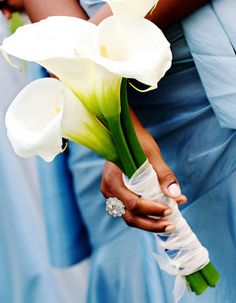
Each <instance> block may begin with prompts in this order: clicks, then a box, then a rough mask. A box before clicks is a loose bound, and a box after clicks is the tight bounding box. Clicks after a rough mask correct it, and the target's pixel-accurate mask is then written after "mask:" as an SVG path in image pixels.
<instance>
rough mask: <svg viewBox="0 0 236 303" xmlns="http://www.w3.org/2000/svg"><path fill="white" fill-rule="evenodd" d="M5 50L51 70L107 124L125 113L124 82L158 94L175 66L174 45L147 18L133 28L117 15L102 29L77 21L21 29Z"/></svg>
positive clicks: (45, 22)
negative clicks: (139, 84)
mask: <svg viewBox="0 0 236 303" xmlns="http://www.w3.org/2000/svg"><path fill="white" fill-rule="evenodd" d="M0 49H1V50H2V51H4V52H6V53H8V54H11V55H13V56H15V57H18V58H21V59H24V60H28V61H36V62H37V63H39V64H41V65H42V66H44V67H45V68H47V69H48V70H49V71H50V72H52V73H54V74H55V75H56V76H57V77H58V78H59V79H61V80H62V81H63V82H64V83H65V84H66V85H67V86H69V87H70V88H71V89H73V91H74V93H75V94H76V95H77V96H78V97H79V98H80V99H81V101H82V102H83V103H84V104H85V106H86V107H87V108H88V109H89V110H90V111H92V112H93V113H94V114H96V115H97V116H98V117H99V118H101V119H102V118H103V116H105V118H107V117H109V115H111V114H113V115H116V114H119V113H120V100H119V91H120V84H121V80H122V77H126V78H134V79H136V80H138V81H140V82H143V83H144V84H146V85H149V86H151V89H154V88H156V87H157V82H158V81H159V80H160V78H161V77H162V76H163V75H164V73H165V72H166V71H167V70H168V69H169V67H170V65H171V51H170V47H169V43H168V41H167V40H166V38H165V37H164V35H163V34H162V32H161V31H160V30H159V29H158V28H157V27H156V26H155V25H154V24H152V23H151V22H149V21H148V20H145V19H143V18H137V19H136V20H134V21H133V22H131V23H129V26H128V27H127V26H126V25H125V24H122V22H120V20H119V18H117V17H115V16H112V17H110V18H107V19H105V20H104V21H103V22H101V23H100V25H99V26H98V27H97V26H95V25H93V24H91V23H89V22H87V21H84V20H80V19H78V18H74V17H60V16H55V17H49V18H47V19H45V20H42V21H40V22H37V23H34V24H30V25H26V26H23V27H21V28H19V29H18V30H17V31H16V32H15V33H14V34H13V35H12V36H10V37H8V38H6V39H5V40H4V41H3V45H2V46H1V47H0Z"/></svg>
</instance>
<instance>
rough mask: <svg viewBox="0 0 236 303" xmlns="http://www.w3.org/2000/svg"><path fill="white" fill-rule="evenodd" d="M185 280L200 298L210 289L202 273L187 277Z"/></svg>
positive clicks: (198, 272)
mask: <svg viewBox="0 0 236 303" xmlns="http://www.w3.org/2000/svg"><path fill="white" fill-rule="evenodd" d="M185 279H186V280H187V281H188V284H189V286H190V288H191V290H192V291H193V292H195V294H196V295H198V296H199V295H201V294H202V293H203V292H204V291H205V290H206V289H207V288H208V284H207V282H206V281H205V279H204V278H203V276H202V274H201V272H200V271H197V272H194V273H193V274H191V275H188V276H185Z"/></svg>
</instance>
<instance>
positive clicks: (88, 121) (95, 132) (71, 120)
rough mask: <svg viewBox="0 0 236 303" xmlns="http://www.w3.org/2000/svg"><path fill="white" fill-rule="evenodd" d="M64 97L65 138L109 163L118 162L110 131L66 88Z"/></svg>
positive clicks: (63, 123)
mask: <svg viewBox="0 0 236 303" xmlns="http://www.w3.org/2000/svg"><path fill="white" fill-rule="evenodd" d="M63 95H64V100H65V103H64V110H63V117H62V131H63V137H64V138H67V139H69V140H72V141H74V142H76V143H78V144H82V145H84V146H86V147H88V148H89V149H91V150H94V151H95V152H97V153H98V154H100V155H101V156H102V157H104V158H105V159H107V160H109V161H112V162H113V161H116V160H117V154H116V150H115V148H114V145H113V142H112V139H111V135H110V133H109V131H108V130H107V129H106V128H105V127H104V126H103V124H102V123H101V122H100V121H99V120H98V119H97V118H96V117H95V116H93V115H92V114H91V113H90V112H89V111H88V110H87V109H86V108H85V107H84V105H83V104H82V103H81V102H80V100H79V99H78V98H77V97H76V96H75V95H74V94H73V93H72V91H71V90H70V89H69V88H67V87H66V86H64V89H63Z"/></svg>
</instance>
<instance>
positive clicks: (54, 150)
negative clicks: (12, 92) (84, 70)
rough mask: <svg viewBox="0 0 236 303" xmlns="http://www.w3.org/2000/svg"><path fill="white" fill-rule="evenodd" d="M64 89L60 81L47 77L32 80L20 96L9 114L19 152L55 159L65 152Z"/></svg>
mask: <svg viewBox="0 0 236 303" xmlns="http://www.w3.org/2000/svg"><path fill="white" fill-rule="evenodd" d="M62 89H63V84H62V83H61V82H60V81H58V80H56V79H49V78H45V79H39V80H36V81H34V82H32V83H30V84H29V85H27V86H26V87H25V88H24V89H23V90H22V91H21V92H20V93H19V94H18V95H17V96H16V98H15V99H14V101H13V102H12V104H11V105H10V107H9V109H8V111H7V114H6V127H7V133H8V137H9V140H10V141H11V144H12V146H13V148H14V150H15V152H16V154H18V155H19V156H21V157H24V158H25V157H30V156H33V155H39V156H41V157H42V158H43V159H44V160H45V161H52V160H53V159H54V157H55V156H56V155H57V154H59V153H60V152H61V151H62V131H61V120H62V113H63V104H64V97H63V94H62Z"/></svg>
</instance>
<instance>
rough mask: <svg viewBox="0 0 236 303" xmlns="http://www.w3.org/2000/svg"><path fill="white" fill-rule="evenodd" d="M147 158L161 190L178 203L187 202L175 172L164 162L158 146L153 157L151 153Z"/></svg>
mask: <svg viewBox="0 0 236 303" xmlns="http://www.w3.org/2000/svg"><path fill="white" fill-rule="evenodd" d="M149 160H150V162H151V163H152V166H153V168H154V170H155V171H156V173H157V176H158V180H159V182H160V186H161V189H162V192H163V193H164V194H165V195H167V196H168V197H171V198H173V199H175V200H176V201H177V202H178V203H185V202H187V198H186V197H185V196H184V195H182V193H181V188H180V185H179V183H178V180H177V178H176V176H175V174H174V173H173V172H172V170H171V169H170V168H169V166H168V165H167V164H166V163H165V161H164V159H163V158H162V155H161V152H160V150H159V148H158V149H157V152H156V153H155V157H154V156H153V154H152V155H150V157H149Z"/></svg>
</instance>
